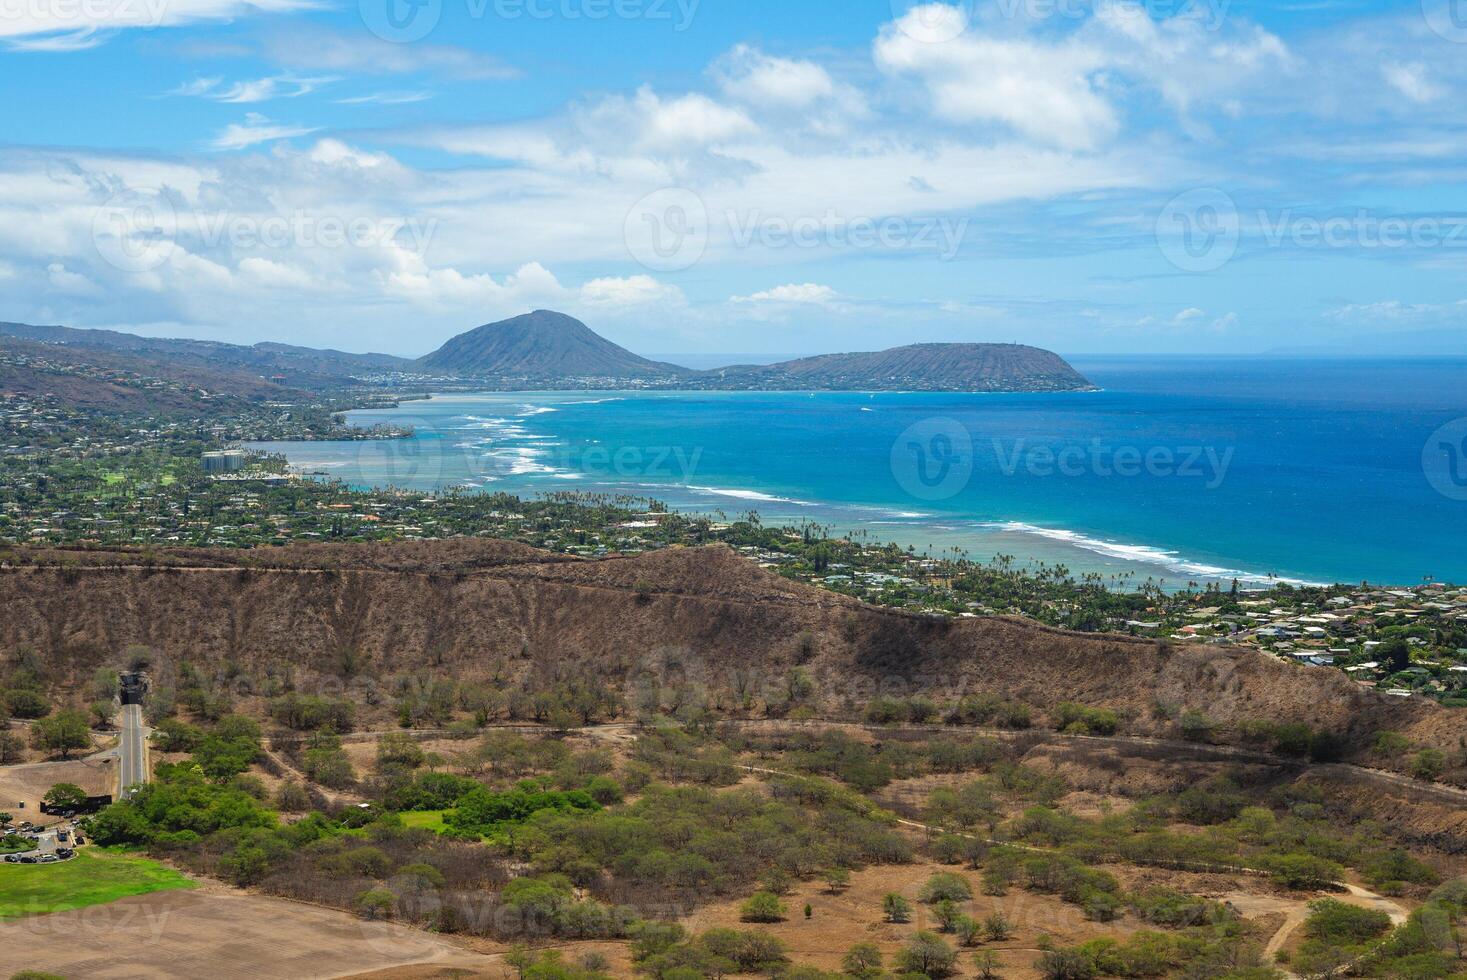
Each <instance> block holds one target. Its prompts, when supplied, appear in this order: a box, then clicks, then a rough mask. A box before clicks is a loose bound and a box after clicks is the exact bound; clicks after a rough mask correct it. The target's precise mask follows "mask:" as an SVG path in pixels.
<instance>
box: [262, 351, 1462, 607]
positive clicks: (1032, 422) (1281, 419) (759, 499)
mask: <svg viewBox="0 0 1467 980" xmlns="http://www.w3.org/2000/svg"><path fill="white" fill-rule="evenodd" d="M1071 361H1072V363H1074V364H1075V366H1076V367H1077V368H1079V369H1080V370H1081V371H1082V372H1084V373H1085V374H1086V375H1087V376H1088V377H1089V378H1090V379H1091V380H1092V381H1094V382H1095V383H1096V384H1097V385H1099V386H1101V387H1102V388H1103V389H1104V390H1103V391H1100V392H1093V393H1073V394H1003V395H953V394H925V393H875V394H855V393H838V394H837V393H818V394H813V393H788V392H779V393H769V392H677V393H668V392H655V393H635V392H632V393H615V392H613V393H599V392H596V393H592V392H570V393H543V392H536V393H524V394H505V393H491V394H476V395H450V396H443V397H436V398H434V399H432V400H430V401H427V402H408V403H404V404H403V406H402V407H401V408H399V409H395V410H390V411H372V412H358V413H353V421H354V422H356V423H358V424H371V423H374V422H379V421H390V422H406V423H410V424H412V425H414V426H415V427H416V429H417V435H416V437H415V438H414V439H413V440H406V441H396V442H371V443H297V444H261V445H262V447H263V448H268V449H272V450H275V451H280V452H284V453H285V454H286V455H288V456H289V457H290V459H291V461H292V462H293V463H295V464H296V465H298V466H300V467H302V468H303V469H305V470H307V471H311V472H320V473H325V474H328V475H330V476H332V477H336V478H340V479H343V480H346V481H347V482H349V483H352V484H356V485H377V486H386V485H396V486H405V487H414V488H419V489H430V488H437V487H448V486H462V487H466V488H472V489H485V490H506V491H510V492H514V493H519V494H522V495H533V494H535V493H537V492H544V491H563V490H580V491H586V492H606V493H618V492H624V493H632V494H636V495H642V496H653V497H657V498H659V499H662V500H665V501H667V502H668V503H669V504H671V505H672V506H674V507H676V508H679V509H685V510H702V511H722V512H723V513H725V514H727V515H729V516H735V515H738V514H741V513H743V512H744V511H747V510H750V509H755V510H758V511H759V513H760V514H761V516H762V517H763V518H764V519H765V521H766V523H767V522H770V521H773V520H776V519H794V520H806V519H808V520H814V521H819V522H823V523H829V524H833V525H834V526H836V527H837V528H840V529H842V530H858V531H864V532H865V533H866V534H868V535H869V536H870V537H871V538H872V539H875V540H893V541H897V542H899V543H901V544H903V545H907V544H911V545H915V546H917V547H918V548H922V549H931V550H943V549H947V548H953V547H957V548H962V549H964V550H965V551H967V552H968V553H969V554H970V555H971V556H972V557H974V558H978V559H981V560H988V559H990V558H992V557H993V556H994V555H997V554H1005V555H1011V556H1014V558H1015V560H1016V562H1018V563H1020V564H1024V563H1031V564H1032V563H1034V562H1040V561H1042V562H1047V563H1050V564H1055V563H1060V564H1064V565H1065V566H1067V567H1068V568H1069V569H1070V570H1071V571H1072V572H1073V573H1075V574H1080V573H1085V572H1092V573H1097V574H1101V575H1104V576H1106V577H1107V579H1110V578H1111V577H1114V576H1124V578H1117V579H1115V581H1116V583H1117V584H1124V583H1127V582H1129V583H1130V584H1134V583H1136V582H1138V581H1144V580H1145V579H1147V578H1152V579H1155V580H1164V581H1165V583H1166V584H1167V585H1168V586H1172V587H1177V586H1181V585H1183V584H1185V583H1186V582H1189V581H1199V582H1200V581H1207V580H1223V581H1226V580H1229V579H1231V578H1233V577H1241V578H1243V579H1244V580H1246V581H1250V582H1258V581H1267V580H1269V579H1270V578H1271V577H1274V576H1277V577H1281V578H1285V579H1291V580H1299V581H1312V582H1326V581H1340V582H1358V581H1362V580H1370V581H1372V582H1385V583H1393V584H1414V583H1418V582H1421V581H1422V580H1423V579H1425V578H1428V577H1430V578H1435V579H1437V580H1442V581H1455V582H1467V422H1458V420H1462V419H1464V418H1467V359H1415V360H1384V361H1383V360H1363V359H1348V360H1345V359H1342V360H1303V359H1272V360H1265V359H1254V358H1217V357H1207V358H1201V357H1199V358H1179V357H1133V358H1120V357H1112V358H1085V357H1077V358H1072V359H1071ZM1453 423H1456V424H1455V425H1454V424H1453ZM1443 426H1446V428H1445V429H1443V428H1442V427H1443ZM1459 456H1460V458H1458V457H1459Z"/></svg>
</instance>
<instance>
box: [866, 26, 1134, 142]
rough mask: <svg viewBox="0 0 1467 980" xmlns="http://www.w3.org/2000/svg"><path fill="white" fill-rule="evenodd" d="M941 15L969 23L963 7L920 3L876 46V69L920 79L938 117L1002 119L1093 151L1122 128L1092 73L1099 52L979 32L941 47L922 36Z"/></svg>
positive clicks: (1037, 136)
mask: <svg viewBox="0 0 1467 980" xmlns="http://www.w3.org/2000/svg"><path fill="white" fill-rule="evenodd" d="M937 6H941V5H937ZM943 18H947V19H949V20H956V19H962V20H963V21H964V22H965V23H966V14H965V13H964V12H963V11H961V10H960V9H958V8H947V10H946V11H942V12H934V11H933V10H932V9H929V8H916V9H913V10H911V11H908V12H907V13H906V15H905V16H903V17H902V18H901V19H900V20H898V21H897V22H894V23H891V24H887V25H886V26H885V27H883V28H882V30H881V35H880V36H879V37H878V38H877V40H876V46H875V57H876V64H877V66H878V67H880V68H881V69H882V70H883V71H885V72H887V73H888V74H891V75H894V76H901V75H910V76H914V77H916V78H918V79H920V80H921V81H922V83H923V84H924V85H925V86H926V89H927V92H928V94H929V95H930V96H931V99H932V110H933V112H934V113H935V114H936V115H938V116H939V117H941V118H943V119H946V120H949V121H952V122H958V123H967V122H994V123H1002V124H1005V125H1007V126H1009V127H1011V128H1012V129H1014V130H1016V131H1017V132H1019V133H1022V134H1023V135H1024V136H1026V137H1027V138H1029V139H1031V140H1033V141H1035V142H1037V143H1041V144H1044V145H1047V146H1059V147H1063V148H1065V149H1072V150H1089V149H1094V148H1095V147H1097V146H1098V145H1099V144H1101V143H1102V142H1104V141H1106V140H1108V139H1109V138H1110V137H1111V136H1113V135H1114V134H1115V132H1116V130H1117V129H1118V128H1119V125H1120V123H1119V120H1118V119H1117V117H1116V113H1115V110H1114V109H1113V108H1112V107H1111V105H1110V103H1108V102H1107V101H1106V100H1105V99H1104V98H1102V97H1101V95H1100V93H1099V91H1098V89H1097V86H1096V84H1095V81H1094V80H1093V77H1092V76H1093V75H1094V73H1095V72H1097V71H1098V70H1099V69H1100V68H1102V67H1104V66H1105V64H1106V59H1105V57H1104V56H1103V54H1102V53H1101V52H1100V51H1098V50H1095V49H1093V48H1090V47H1087V46H1085V45H1082V44H1079V43H1075V42H1064V43H1060V44H1041V43H1036V42H1032V41H1028V40H1024V39H998V38H994V37H988V36H985V35H983V34H980V33H978V32H977V31H969V32H968V33H962V34H960V36H958V37H955V38H954V39H953V40H951V41H948V42H946V43H943V44H932V43H929V42H927V41H925V40H923V36H924V32H925V31H926V30H927V29H928V28H929V27H930V26H931V25H932V24H933V23H935V22H938V21H940V20H942V19H943Z"/></svg>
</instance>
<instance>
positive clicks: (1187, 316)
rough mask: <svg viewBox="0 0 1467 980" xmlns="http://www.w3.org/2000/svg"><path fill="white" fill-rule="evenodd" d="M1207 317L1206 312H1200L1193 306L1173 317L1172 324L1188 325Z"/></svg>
mask: <svg viewBox="0 0 1467 980" xmlns="http://www.w3.org/2000/svg"><path fill="white" fill-rule="evenodd" d="M1206 315H1207V311H1206V310H1199V309H1198V308H1197V307H1195V306H1193V307H1190V308H1188V309H1185V310H1180V311H1178V313H1177V315H1176V316H1174V317H1172V324H1173V325H1175V326H1180V325H1181V324H1183V323H1187V322H1189V321H1191V320H1198V319H1201V318H1202V317H1204V316H1206Z"/></svg>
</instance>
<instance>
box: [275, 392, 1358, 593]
mask: <svg viewBox="0 0 1467 980" xmlns="http://www.w3.org/2000/svg"><path fill="white" fill-rule="evenodd" d="M678 394H693V395H705V394H708V393H705V392H694V393H673V392H644V391H640V390H635V391H627V392H620V393H615V394H612V393H601V392H591V391H572V392H535V391H531V392H480V393H474V394H468V393H459V392H451V393H435V394H432V395H430V396H428V397H427V398H425V399H422V400H419V401H416V402H415V403H414V404H413V406H404V407H403V408H399V409H396V410H393V409H363V410H358V411H354V412H351V413H349V414H348V421H349V422H351V423H353V424H358V425H361V424H373V423H380V422H382V421H393V422H406V423H408V424H412V425H414V427H415V428H417V429H421V430H422V431H421V435H420V436H419V437H418V438H417V439H416V440H412V441H417V442H420V444H419V445H417V446H415V447H414V448H415V450H416V451H415V452H414V453H413V454H412V455H413V461H412V465H411V467H409V468H408V469H404V468H403V465H402V464H403V462H404V460H403V458H402V457H404V456H405V455H407V454H406V453H401V452H398V451H397V450H396V449H394V448H390V447H385V446H382V444H381V443H374V442H373V441H370V440H365V441H361V442H357V443H355V444H354V445H353V446H352V447H347V446H342V445H338V444H334V443H332V442H329V441H316V442H305V443H263V444H258V443H257V444H251V448H257V449H261V450H264V451H269V452H276V453H282V454H284V455H285V456H286V457H287V459H289V460H290V462H291V466H292V468H293V469H294V470H296V471H297V472H305V473H309V474H313V475H316V476H320V477H322V478H327V479H341V480H343V482H346V483H347V484H349V485H352V486H358V487H383V486H388V485H393V486H408V487H410V488H412V489H421V490H424V491H427V490H433V489H452V488H458V489H462V490H465V491H469V492H485V493H493V492H505V493H511V494H515V495H519V496H525V497H534V496H538V495H543V494H554V493H562V492H568V491H570V492H582V493H587V494H605V495H618V494H625V495H631V496H636V497H641V498H645V499H648V500H657V501H659V502H662V503H665V504H666V505H667V506H668V507H670V508H672V509H675V510H677V511H679V512H682V513H697V514H702V515H706V516H709V517H713V518H715V519H722V520H728V519H732V517H734V516H738V515H741V514H743V513H745V512H747V511H754V512H757V513H758V514H759V515H760V517H761V519H762V520H763V521H764V522H765V523H789V524H793V525H795V526H798V525H800V524H803V523H813V524H819V525H822V526H825V527H829V528H830V529H831V530H832V532H833V533H836V534H841V535H843V534H846V533H853V534H856V535H858V536H864V537H865V538H866V539H867V540H869V541H871V542H872V543H873V544H876V543H881V544H885V543H894V544H897V545H899V546H901V547H904V548H905V547H911V548H913V549H914V550H916V551H917V552H920V553H927V554H934V555H935V554H939V553H951V552H953V551H955V550H957V551H961V552H964V553H966V554H967V555H968V556H969V557H972V558H973V559H974V560H976V561H980V562H985V563H992V562H995V561H998V560H1000V559H1001V558H1002V557H1004V556H1009V557H1010V558H1011V560H1012V561H1011V563H1012V564H1013V565H1014V566H1015V567H1021V568H1027V569H1029V570H1031V571H1039V570H1043V569H1054V568H1056V567H1063V568H1065V569H1068V570H1069V572H1070V574H1071V575H1073V576H1074V577H1076V578H1077V579H1078V578H1081V577H1084V576H1087V575H1088V576H1098V577H1100V578H1101V579H1102V580H1103V582H1104V584H1106V585H1107V586H1108V587H1111V588H1115V589H1119V590H1122V591H1125V590H1130V589H1135V588H1138V587H1140V586H1142V585H1146V584H1150V585H1158V586H1160V587H1162V588H1164V589H1165V590H1167V591H1174V590H1181V589H1185V588H1187V587H1189V585H1191V584H1193V583H1197V584H1209V583H1217V584H1220V585H1223V586H1224V587H1226V586H1229V585H1231V583H1232V582H1233V581H1238V582H1239V583H1240V585H1242V586H1243V587H1245V588H1249V587H1258V588H1262V587H1268V586H1271V585H1276V584H1291V585H1325V584H1330V583H1329V579H1328V577H1327V576H1319V575H1309V574H1307V573H1298V572H1293V571H1292V570H1290V572H1289V573H1281V574H1271V573H1270V571H1269V570H1266V569H1263V568H1260V567H1259V566H1258V565H1256V564H1254V563H1252V562H1250V561H1249V560H1248V559H1247V558H1243V557H1234V556H1228V557H1224V556H1215V555H1208V554H1198V553H1193V552H1189V551H1188V550H1186V549H1183V548H1174V547H1169V546H1167V545H1165V544H1161V543H1158V539H1157V538H1155V537H1153V538H1151V539H1150V540H1148V535H1146V534H1144V533H1137V534H1117V533H1114V532H1111V531H1104V530H1098V529H1092V528H1086V527H1084V526H1066V525H1065V524H1064V523H1063V522H1057V521H1053V520H1045V519H1043V518H1038V517H1033V516H1027V515H1026V516H1022V517H1021V516H1016V515H1012V514H1001V513H1000V514H980V513H973V514H964V513H961V512H944V511H942V510H941V509H934V508H930V507H922V506H921V505H920V501H913V500H908V501H906V502H904V503H899V502H890V501H887V502H879V501H869V500H862V501H851V500H844V501H843V500H833V499H829V498H828V497H826V496H822V495H821V494H818V493H804V492H799V491H785V490H782V489H780V488H777V487H770V486H762V487H761V486H750V485H748V483H747V481H737V480H730V481H719V480H715V479H713V478H712V477H709V478H707V479H702V478H699V479H696V480H686V481H676V480H671V479H665V480H652V479H647V478H646V477H645V475H641V476H639V477H637V478H622V477H619V476H613V475H610V474H607V473H604V472H598V471H596V470H595V469H594V468H593V467H587V466H582V467H580V468H577V466H576V462H577V457H576V456H575V454H574V453H573V452H571V450H570V449H569V446H568V444H567V442H566V441H565V440H563V439H561V438H560V437H558V436H556V435H554V434H552V433H547V432H544V431H541V430H539V429H538V428H537V427H536V426H534V424H533V420H534V419H536V418H539V417H542V416H547V415H550V414H552V413H556V412H560V411H563V410H565V409H567V408H572V407H574V406H579V405H593V404H603V403H607V402H614V401H625V400H628V399H660V398H665V397H673V396H676V395H678ZM716 394H719V395H723V396H725V397H727V396H737V395H739V394H741V393H737V392H732V393H716ZM789 394H790V395H791V397H794V396H796V395H798V396H800V397H805V396H809V397H816V396H818V395H822V394H828V393H824V392H799V393H789ZM842 394H854V393H842ZM870 394H871V395H872V397H875V396H876V395H878V394H880V395H882V396H886V397H894V396H897V395H898V393H895V392H882V393H870ZM1025 394H1027V393H1025ZM586 395H602V396H603V397H593V398H586V397H584V396H586ZM547 399H551V401H550V402H549V403H547ZM478 401H482V402H484V403H485V406H484V409H483V410H482V411H481V410H480V409H477V408H475V410H474V411H468V409H467V408H466V406H465V402H468V403H469V405H468V407H469V408H472V407H474V403H475V402H478ZM515 401H521V402H523V403H522V404H518V405H512V404H508V403H509V402H515ZM423 406H429V407H437V406H443V407H444V408H445V409H446V410H447V411H449V412H451V413H456V414H455V415H453V422H454V423H456V424H453V425H444V424H443V423H444V420H443V419H442V418H438V419H436V420H435V421H434V423H433V424H429V425H427V426H424V425H423V422H422V421H420V420H418V419H414V418H402V417H401V416H402V415H403V414H404V412H408V413H410V412H411V411H412V408H413V407H423ZM490 408H493V409H496V410H497V411H490V410H489V409H490ZM861 411H873V409H870V408H862V409H861ZM364 446H376V447H378V449H377V450H375V451H374V450H372V449H365V448H364ZM430 449H431V450H432V451H429V450H430ZM557 457H558V458H557ZM580 460H581V461H582V462H584V460H585V456H582V457H580ZM720 502H722V503H720Z"/></svg>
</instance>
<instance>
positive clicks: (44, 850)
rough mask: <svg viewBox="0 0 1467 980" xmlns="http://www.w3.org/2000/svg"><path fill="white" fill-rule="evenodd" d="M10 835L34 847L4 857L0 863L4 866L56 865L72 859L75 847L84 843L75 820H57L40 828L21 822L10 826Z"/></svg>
mask: <svg viewBox="0 0 1467 980" xmlns="http://www.w3.org/2000/svg"><path fill="white" fill-rule="evenodd" d="M10 835H11V836H15V837H20V838H23V839H25V840H28V841H31V842H32V843H34V844H35V845H36V847H35V849H34V850H30V851H16V852H13V853H9V854H6V855H4V857H3V858H0V861H3V862H4V863H6V864H57V863H60V862H62V861H67V860H70V859H71V858H72V857H74V856H75V855H76V849H77V847H78V846H79V845H80V844H81V843H83V842H84V838H82V837H79V836H78V834H77V821H75V820H58V821H55V822H53V823H50V824H49V825H47V826H40V827H38V826H35V825H33V824H32V823H31V822H30V821H28V820H26V821H21V822H20V823H18V824H14V825H12V826H11V828H10Z"/></svg>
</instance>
